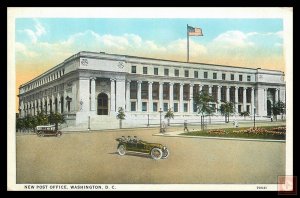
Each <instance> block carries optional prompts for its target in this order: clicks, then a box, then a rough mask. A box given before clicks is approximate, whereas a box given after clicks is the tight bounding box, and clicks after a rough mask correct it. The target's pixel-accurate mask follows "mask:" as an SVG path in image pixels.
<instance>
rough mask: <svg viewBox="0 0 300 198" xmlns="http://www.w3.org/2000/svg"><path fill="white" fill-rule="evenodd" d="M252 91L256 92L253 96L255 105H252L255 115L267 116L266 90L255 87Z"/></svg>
mask: <svg viewBox="0 0 300 198" xmlns="http://www.w3.org/2000/svg"><path fill="white" fill-rule="evenodd" d="M254 91H255V92H256V94H255V97H254V100H255V103H254V106H255V107H256V115H259V116H266V115H267V109H266V108H267V107H266V105H267V104H266V101H267V99H266V97H265V95H266V93H265V92H266V90H265V89H264V88H263V87H261V86H257V89H256V90H255V89H254Z"/></svg>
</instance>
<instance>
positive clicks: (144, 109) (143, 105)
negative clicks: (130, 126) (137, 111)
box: [142, 102, 147, 111]
mask: <svg viewBox="0 0 300 198" xmlns="http://www.w3.org/2000/svg"><path fill="white" fill-rule="evenodd" d="M142 111H147V102H142Z"/></svg>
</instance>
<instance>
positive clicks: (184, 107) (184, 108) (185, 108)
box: [183, 103, 188, 112]
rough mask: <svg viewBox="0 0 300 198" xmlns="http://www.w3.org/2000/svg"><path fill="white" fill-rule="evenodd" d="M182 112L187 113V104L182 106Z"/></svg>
mask: <svg viewBox="0 0 300 198" xmlns="http://www.w3.org/2000/svg"><path fill="white" fill-rule="evenodd" d="M183 111H184V112H187V111H188V104H187V103H184V104H183Z"/></svg>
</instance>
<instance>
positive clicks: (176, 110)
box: [174, 103, 178, 112]
mask: <svg viewBox="0 0 300 198" xmlns="http://www.w3.org/2000/svg"><path fill="white" fill-rule="evenodd" d="M174 112H178V103H174Z"/></svg>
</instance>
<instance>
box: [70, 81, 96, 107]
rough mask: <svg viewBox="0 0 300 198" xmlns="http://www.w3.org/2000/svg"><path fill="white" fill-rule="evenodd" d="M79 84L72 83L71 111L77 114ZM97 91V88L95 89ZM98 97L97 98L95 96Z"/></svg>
mask: <svg viewBox="0 0 300 198" xmlns="http://www.w3.org/2000/svg"><path fill="white" fill-rule="evenodd" d="M76 86H77V84H76V82H73V83H72V102H71V107H70V108H71V111H73V112H76V111H77V110H78V108H77V105H78V103H77V102H76V101H77V94H76V93H77V88H76ZM95 89H96V88H95ZM95 97H96V96H95Z"/></svg>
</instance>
